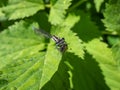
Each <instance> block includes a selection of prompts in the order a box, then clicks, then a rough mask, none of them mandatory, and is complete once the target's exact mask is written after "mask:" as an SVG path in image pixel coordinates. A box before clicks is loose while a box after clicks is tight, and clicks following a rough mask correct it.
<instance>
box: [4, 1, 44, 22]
mask: <svg viewBox="0 0 120 90" xmlns="http://www.w3.org/2000/svg"><path fill="white" fill-rule="evenodd" d="M43 9H44V5H43V3H36V2H28V1H21V2H18V3H14V4H10V5H7V6H6V7H3V8H2V11H3V12H4V13H5V14H6V16H7V17H8V18H9V19H10V20H15V19H20V18H24V17H29V16H32V15H33V14H35V13H36V12H38V11H39V10H43Z"/></svg>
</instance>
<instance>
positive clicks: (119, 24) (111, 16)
mask: <svg viewBox="0 0 120 90" xmlns="http://www.w3.org/2000/svg"><path fill="white" fill-rule="evenodd" d="M119 8H120V1H119V0H117V1H116V2H115V3H109V4H106V9H105V12H104V17H105V19H104V20H103V22H104V25H105V26H106V27H107V28H106V29H107V30H108V31H117V32H119V33H120V9H119Z"/></svg>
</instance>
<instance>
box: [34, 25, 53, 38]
mask: <svg viewBox="0 0 120 90" xmlns="http://www.w3.org/2000/svg"><path fill="white" fill-rule="evenodd" d="M33 30H34V32H35V33H36V34H38V35H43V36H45V37H47V38H52V35H51V34H49V33H47V32H46V31H44V30H42V29H39V28H35V27H33Z"/></svg>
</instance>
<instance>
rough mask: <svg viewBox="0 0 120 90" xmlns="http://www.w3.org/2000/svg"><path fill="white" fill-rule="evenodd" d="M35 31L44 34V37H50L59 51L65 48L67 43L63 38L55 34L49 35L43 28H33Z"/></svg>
mask: <svg viewBox="0 0 120 90" xmlns="http://www.w3.org/2000/svg"><path fill="white" fill-rule="evenodd" d="M33 29H34V31H35V33H37V34H42V35H43V36H45V37H46V38H51V39H52V40H53V41H55V43H56V46H57V49H58V50H59V51H60V52H65V51H66V50H67V47H68V46H67V43H66V41H65V39H64V38H59V37H57V36H55V35H51V34H49V33H47V32H45V31H44V30H42V29H38V28H33Z"/></svg>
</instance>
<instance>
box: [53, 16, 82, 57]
mask: <svg viewBox="0 0 120 90" xmlns="http://www.w3.org/2000/svg"><path fill="white" fill-rule="evenodd" d="M79 19H80V17H79V16H76V15H74V14H69V15H68V17H67V18H66V19H65V21H64V22H63V23H62V24H61V27H56V28H54V30H57V31H59V34H58V36H61V37H64V38H65V40H66V42H67V44H68V50H67V51H68V52H72V53H74V54H75V55H78V56H79V57H81V58H83V56H84V51H83V49H84V48H83V44H82V40H81V39H79V37H78V36H77V34H76V33H74V32H73V31H72V30H71V28H72V27H73V26H74V25H75V23H77V22H78V21H79Z"/></svg>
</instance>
